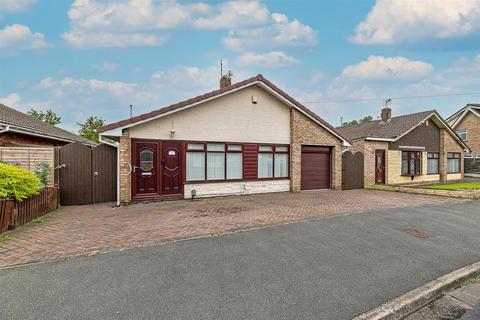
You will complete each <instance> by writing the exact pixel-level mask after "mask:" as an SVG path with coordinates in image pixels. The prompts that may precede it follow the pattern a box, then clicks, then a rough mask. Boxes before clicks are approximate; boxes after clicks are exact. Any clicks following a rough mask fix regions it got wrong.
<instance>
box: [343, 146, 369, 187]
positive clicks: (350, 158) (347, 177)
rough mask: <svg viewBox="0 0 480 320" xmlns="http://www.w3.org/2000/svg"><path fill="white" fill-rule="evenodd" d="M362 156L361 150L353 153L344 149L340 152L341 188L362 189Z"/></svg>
mask: <svg viewBox="0 0 480 320" xmlns="http://www.w3.org/2000/svg"><path fill="white" fill-rule="evenodd" d="M363 184H364V156H363V154H362V153H361V152H357V153H355V154H353V153H352V152H350V151H346V152H344V153H343V154H342V189H343V190H352V189H363Z"/></svg>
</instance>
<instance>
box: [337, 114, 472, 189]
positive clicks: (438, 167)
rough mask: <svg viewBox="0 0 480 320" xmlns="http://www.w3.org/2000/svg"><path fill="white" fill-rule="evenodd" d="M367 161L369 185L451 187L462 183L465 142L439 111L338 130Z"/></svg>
mask: <svg viewBox="0 0 480 320" xmlns="http://www.w3.org/2000/svg"><path fill="white" fill-rule="evenodd" d="M337 131H338V132H339V133H340V134H342V136H344V137H346V138H347V139H349V140H350V141H351V142H352V147H351V151H352V152H358V151H359V152H362V153H363V155H364V185H365V186H370V185H374V184H389V185H398V184H411V183H433V182H446V181H452V180H461V179H463V173H464V168H463V153H464V151H466V150H469V149H468V146H467V145H466V144H465V142H463V141H462V139H460V137H459V136H458V135H457V134H456V133H455V132H454V131H453V130H452V128H450V126H449V125H448V124H447V123H446V121H445V120H444V119H443V118H442V117H441V116H440V115H439V114H438V113H437V112H436V111H435V110H431V111H425V112H419V113H414V114H407V115H403V116H398V117H392V110H391V109H390V108H387V107H386V108H383V109H382V111H381V117H380V119H379V120H375V121H369V122H365V123H361V124H358V125H348V126H343V127H340V128H337Z"/></svg>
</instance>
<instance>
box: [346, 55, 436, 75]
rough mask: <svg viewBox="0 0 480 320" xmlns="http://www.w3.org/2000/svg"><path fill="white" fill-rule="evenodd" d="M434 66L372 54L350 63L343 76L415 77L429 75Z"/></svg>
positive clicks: (403, 58) (402, 58) (401, 58)
mask: <svg viewBox="0 0 480 320" xmlns="http://www.w3.org/2000/svg"><path fill="white" fill-rule="evenodd" d="M432 72H433V66H432V65H431V64H429V63H426V62H423V61H414V60H409V59H407V58H405V57H382V56H370V57H368V59H367V60H365V61H361V62H359V63H357V64H353V65H349V66H347V67H345V68H344V69H343V70H342V74H341V76H342V77H344V78H351V79H362V80H363V79H415V78H418V77H422V76H426V75H429V74H430V73H432Z"/></svg>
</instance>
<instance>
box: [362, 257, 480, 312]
mask: <svg viewBox="0 0 480 320" xmlns="http://www.w3.org/2000/svg"><path fill="white" fill-rule="evenodd" d="M478 275H480V261H479V262H476V263H473V264H471V265H468V266H465V267H463V268H460V269H458V270H455V271H453V272H450V273H448V274H446V275H444V276H441V277H439V278H437V279H435V280H433V281H431V282H428V283H427V284H425V285H423V286H421V287H419V288H416V289H413V290H412V291H410V292H407V293H406V294H404V295H401V296H399V297H397V298H395V299H393V300H391V301H389V302H387V303H384V304H382V305H380V306H378V307H376V308H374V309H372V310H370V311H367V312H365V313H363V314H361V315H359V316H357V317H355V318H354V319H353V320H396V319H402V318H404V317H406V316H408V315H410V314H411V313H413V312H415V311H417V310H419V309H421V308H422V307H424V306H426V305H427V304H429V303H430V302H432V301H433V300H435V299H436V298H438V297H440V296H441V295H442V293H443V292H444V291H446V290H450V289H452V288H455V287H456V286H458V285H459V284H461V283H463V282H464V281H465V280H468V279H469V278H472V277H476V276H478Z"/></svg>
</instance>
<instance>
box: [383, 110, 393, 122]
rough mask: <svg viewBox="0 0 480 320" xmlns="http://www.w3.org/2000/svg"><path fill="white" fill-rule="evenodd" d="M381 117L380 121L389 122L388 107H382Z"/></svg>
mask: <svg viewBox="0 0 480 320" xmlns="http://www.w3.org/2000/svg"><path fill="white" fill-rule="evenodd" d="M381 118H382V123H389V122H390V120H391V119H392V109H391V108H389V107H384V108H383V109H382V114H381Z"/></svg>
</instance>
